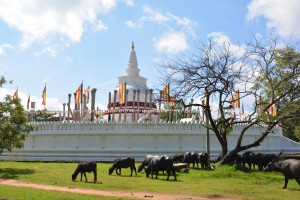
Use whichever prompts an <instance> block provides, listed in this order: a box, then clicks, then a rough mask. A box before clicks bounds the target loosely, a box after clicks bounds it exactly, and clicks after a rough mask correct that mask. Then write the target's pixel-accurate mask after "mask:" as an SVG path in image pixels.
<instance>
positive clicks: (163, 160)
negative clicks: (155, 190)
mask: <svg viewBox="0 0 300 200" xmlns="http://www.w3.org/2000/svg"><path fill="white" fill-rule="evenodd" d="M145 171H146V177H149V174H150V173H151V178H152V179H153V173H155V174H156V179H157V175H158V172H159V171H167V174H168V177H167V180H169V177H170V174H171V172H172V173H173V175H174V179H175V180H176V173H175V169H174V166H173V159H172V158H170V157H168V156H155V157H154V158H152V159H151V161H150V163H149V165H148V167H147V169H146V170H145Z"/></svg>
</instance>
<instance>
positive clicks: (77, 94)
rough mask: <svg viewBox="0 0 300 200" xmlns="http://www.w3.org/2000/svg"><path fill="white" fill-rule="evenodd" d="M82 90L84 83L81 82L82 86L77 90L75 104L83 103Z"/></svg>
mask: <svg viewBox="0 0 300 200" xmlns="http://www.w3.org/2000/svg"><path fill="white" fill-rule="evenodd" d="M81 90H82V84H80V86H79V87H78V88H77V90H76V99H75V104H81Z"/></svg>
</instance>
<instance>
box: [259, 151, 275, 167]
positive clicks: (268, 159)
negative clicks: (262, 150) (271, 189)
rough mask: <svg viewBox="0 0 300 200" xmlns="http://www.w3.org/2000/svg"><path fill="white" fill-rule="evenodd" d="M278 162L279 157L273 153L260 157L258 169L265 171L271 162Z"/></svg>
mask: <svg viewBox="0 0 300 200" xmlns="http://www.w3.org/2000/svg"><path fill="white" fill-rule="evenodd" d="M273 161H274V162H278V156H277V155H276V154H273V153H268V154H262V156H261V157H260V160H259V161H258V169H259V170H263V169H264V168H265V167H266V166H267V165H268V163H270V162H273Z"/></svg>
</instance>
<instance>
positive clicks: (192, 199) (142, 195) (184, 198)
mask: <svg viewBox="0 0 300 200" xmlns="http://www.w3.org/2000/svg"><path fill="white" fill-rule="evenodd" d="M0 184H1V185H9V186H15V187H27V188H35V189H41V190H53V191H62V192H71V193H80V194H92V195H99V196H112V197H123V198H132V199H149V200H150V199H151V200H165V199H170V200H171V199H172V200H188V199H189V200H209V199H210V198H207V197H200V196H188V195H172V194H159V193H149V192H126V191H108V190H91V189H81V188H75V187H61V186H54V185H40V184H35V183H27V182H22V181H18V180H12V179H0ZM213 199H218V200H229V199H224V198H213Z"/></svg>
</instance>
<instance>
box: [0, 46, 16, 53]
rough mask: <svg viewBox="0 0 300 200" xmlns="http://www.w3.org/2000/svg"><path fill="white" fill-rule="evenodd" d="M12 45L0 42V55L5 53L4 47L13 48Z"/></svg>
mask: <svg viewBox="0 0 300 200" xmlns="http://www.w3.org/2000/svg"><path fill="white" fill-rule="evenodd" d="M13 48H14V47H13V46H12V45H10V44H1V45H0V55H5V49H13Z"/></svg>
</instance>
